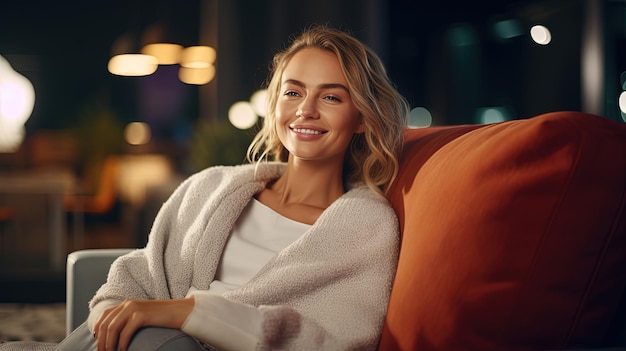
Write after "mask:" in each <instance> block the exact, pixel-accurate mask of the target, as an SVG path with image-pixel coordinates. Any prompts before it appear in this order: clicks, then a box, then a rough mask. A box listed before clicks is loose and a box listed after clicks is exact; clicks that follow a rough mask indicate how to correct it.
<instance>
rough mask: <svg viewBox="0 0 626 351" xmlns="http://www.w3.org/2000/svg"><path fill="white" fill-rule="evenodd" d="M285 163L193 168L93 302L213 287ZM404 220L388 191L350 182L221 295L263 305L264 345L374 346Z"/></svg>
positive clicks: (296, 347) (181, 293) (172, 295)
mask: <svg viewBox="0 0 626 351" xmlns="http://www.w3.org/2000/svg"><path fill="white" fill-rule="evenodd" d="M284 169H285V165H284V164H281V163H268V164H261V165H259V166H258V167H255V166H254V165H243V166H234V167H214V168H209V169H207V170H205V171H202V172H200V173H198V174H196V175H194V176H191V177H190V178H189V179H188V180H186V181H185V182H183V184H181V186H180V187H179V188H178V189H177V190H176V191H175V192H174V194H173V195H172V196H171V197H170V199H168V201H167V202H166V203H165V204H164V205H163V207H162V208H161V210H160V212H159V214H158V215H157V217H156V219H155V222H154V225H153V228H152V231H151V233H150V237H149V241H148V245H147V246H146V248H145V249H140V250H136V251H133V252H131V253H129V254H127V255H125V256H123V257H120V258H119V259H117V260H116V261H115V262H114V263H113V265H112V266H111V270H110V272H109V276H108V279H107V283H106V284H104V285H103V286H102V287H101V288H100V289H99V290H98V292H97V293H96V295H95V297H94V298H93V299H92V301H91V302H90V308H92V309H93V308H94V306H96V305H97V304H98V303H99V302H101V301H104V300H108V301H111V299H113V300H124V299H171V298H182V297H185V295H186V294H187V292H188V290H189V289H190V288H191V287H194V288H197V289H201V290H202V289H208V287H209V284H210V283H211V281H212V280H213V278H214V276H215V272H216V269H217V266H218V263H219V261H220V257H221V255H222V251H223V249H224V246H225V244H226V241H227V239H228V236H229V234H230V232H231V230H232V227H233V225H234V223H235V221H236V220H237V218H238V217H239V214H240V213H241V212H242V210H243V209H244V208H245V206H246V205H247V204H248V202H249V201H250V199H251V198H252V197H253V196H254V194H256V193H258V192H259V191H261V190H263V189H264V187H265V186H266V184H267V182H268V181H270V180H273V179H276V178H278V177H279V176H280V175H281V174H282V172H283V171H284ZM303 181H306V180H303ZM398 230H399V229H398V221H397V218H396V215H395V213H394V211H393V209H392V208H391V207H390V205H389V203H388V202H387V200H386V199H385V198H384V197H382V196H380V195H378V194H376V193H374V192H373V191H371V190H370V189H368V188H367V187H366V186H363V185H360V186H357V187H354V188H352V189H351V190H349V191H348V192H346V193H345V194H344V195H342V196H341V197H340V198H339V199H337V200H336V201H335V202H333V203H332V204H331V205H330V206H329V207H328V208H327V209H326V210H325V211H324V212H323V213H322V214H321V216H320V217H319V218H318V220H317V221H316V222H315V224H314V225H313V226H312V227H311V229H310V230H308V231H307V232H306V233H305V234H304V235H303V236H302V237H300V238H299V239H298V240H296V241H295V242H294V243H292V244H291V245H289V246H288V247H286V248H285V249H283V250H282V251H281V252H280V253H278V254H277V255H276V256H275V257H274V258H273V259H272V260H270V262H269V263H268V264H267V265H266V266H264V267H263V268H262V269H261V271H260V272H259V273H258V274H257V275H256V276H255V277H254V278H253V279H252V280H251V281H249V282H248V283H247V284H245V285H243V286H241V287H240V288H238V289H235V290H232V291H230V292H227V293H225V294H224V295H223V296H224V297H225V298H226V299H228V300H229V301H233V302H238V303H242V304H248V305H251V306H255V307H256V308H258V309H259V311H260V312H261V315H262V319H263V322H262V340H261V342H259V343H258V345H257V347H256V348H257V349H258V350H270V349H285V350H288V349H292V350H313V349H315V350H318V349H333V350H339V349H359V350H365V349H375V348H376V347H377V344H378V339H379V337H380V333H381V328H382V325H383V320H384V316H385V312H386V308H387V302H388V298H389V293H390V291H391V284H392V281H393V277H394V272H395V268H396V262H397V255H398V245H399V232H398ZM206 313H211V311H206ZM203 341H205V342H207V343H210V342H211V340H203Z"/></svg>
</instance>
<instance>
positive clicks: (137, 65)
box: [107, 54, 159, 77]
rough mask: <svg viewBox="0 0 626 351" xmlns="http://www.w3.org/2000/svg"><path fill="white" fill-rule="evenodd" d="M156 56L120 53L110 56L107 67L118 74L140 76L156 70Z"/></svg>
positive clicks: (157, 63)
mask: <svg viewBox="0 0 626 351" xmlns="http://www.w3.org/2000/svg"><path fill="white" fill-rule="evenodd" d="M158 65H159V62H158V61H157V59H156V57H154V56H151V55H143V54H122V55H116V56H113V57H111V59H110V60H109V64H108V66H107V68H108V69H109V72H111V73H113V74H115V75H118V76H129V77H140V76H147V75H150V74H152V73H154V72H156V70H157V67H158Z"/></svg>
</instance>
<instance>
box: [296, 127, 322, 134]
mask: <svg viewBox="0 0 626 351" xmlns="http://www.w3.org/2000/svg"><path fill="white" fill-rule="evenodd" d="M294 131H295V132H296V133H302V134H322V132H320V131H319V130H313V129H300V128H294Z"/></svg>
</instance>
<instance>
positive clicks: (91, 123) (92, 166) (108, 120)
mask: <svg viewBox="0 0 626 351" xmlns="http://www.w3.org/2000/svg"><path fill="white" fill-rule="evenodd" d="M105 100H106V99H103V98H101V97H96V98H93V99H91V100H89V101H88V102H87V103H85V104H84V105H83V106H82V108H81V109H80V111H79V113H78V123H77V126H76V128H75V129H74V132H75V134H76V137H75V138H76V145H77V155H76V156H77V165H76V171H77V173H78V175H80V176H81V177H82V178H83V179H84V182H85V186H86V188H93V187H94V186H95V184H97V183H98V181H99V180H100V175H101V171H102V167H103V165H104V161H105V159H106V158H107V157H108V156H110V155H115V154H119V153H121V152H122V148H123V145H124V139H123V126H122V123H121V121H120V120H119V118H118V116H117V114H116V113H115V112H114V111H113V109H112V108H111V107H110V105H109V104H107V103H106V102H105Z"/></svg>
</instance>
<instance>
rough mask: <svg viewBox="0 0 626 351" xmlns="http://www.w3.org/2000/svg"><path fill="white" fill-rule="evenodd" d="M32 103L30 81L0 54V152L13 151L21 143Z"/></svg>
mask: <svg viewBox="0 0 626 351" xmlns="http://www.w3.org/2000/svg"><path fill="white" fill-rule="evenodd" d="M34 105H35V88H34V87H33V85H32V83H31V82H30V81H29V80H28V79H27V78H26V77H24V76H22V75H21V74H19V73H18V72H16V71H15V70H13V68H12V67H11V65H10V64H9V62H8V61H7V60H5V59H4V58H3V57H2V56H0V152H14V151H16V150H17V149H18V147H19V146H20V145H21V143H22V141H23V139H24V135H25V133H26V132H25V129H24V124H25V123H26V121H27V120H28V118H29V117H30V115H31V113H32V112H33V107H34Z"/></svg>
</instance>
